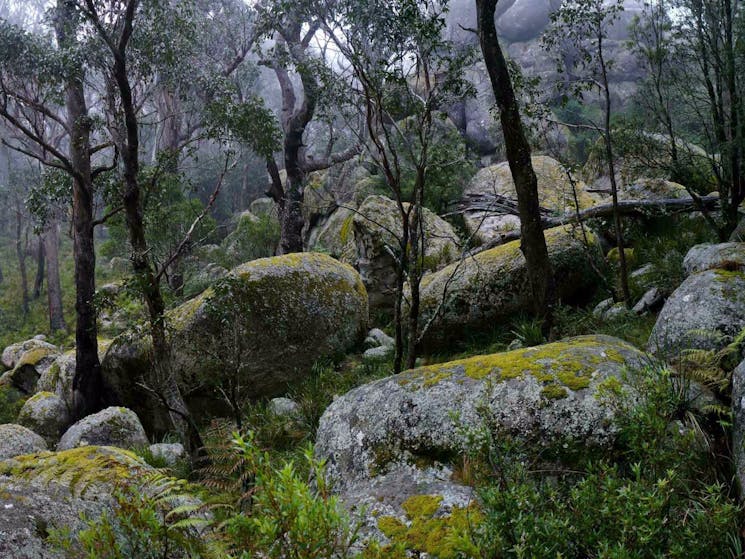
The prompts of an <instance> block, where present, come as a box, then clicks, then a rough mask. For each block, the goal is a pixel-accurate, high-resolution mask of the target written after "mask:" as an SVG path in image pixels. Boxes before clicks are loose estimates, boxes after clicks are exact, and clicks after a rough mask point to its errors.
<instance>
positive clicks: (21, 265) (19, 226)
mask: <svg viewBox="0 0 745 559" xmlns="http://www.w3.org/2000/svg"><path fill="white" fill-rule="evenodd" d="M16 256H17V257H18V270H19V272H20V274H21V292H22V293H21V308H22V309H23V314H24V315H26V314H28V303H29V296H28V274H27V272H26V246H25V243H24V242H23V212H22V211H21V203H20V202H16Z"/></svg>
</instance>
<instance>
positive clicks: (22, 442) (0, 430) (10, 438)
mask: <svg viewBox="0 0 745 559" xmlns="http://www.w3.org/2000/svg"><path fill="white" fill-rule="evenodd" d="M46 449H47V445H46V443H45V442H44V439H42V438H41V437H40V436H39V435H37V434H36V433H34V432H33V431H31V430H30V429H27V428H26V427H23V426H22V425H14V424H12V423H6V424H5V425H0V460H7V459H8V458H13V457H14V456H20V455H21V454H31V453H33V452H40V451H42V450H46Z"/></svg>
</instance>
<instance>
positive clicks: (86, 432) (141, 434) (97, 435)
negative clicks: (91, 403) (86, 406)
mask: <svg viewBox="0 0 745 559" xmlns="http://www.w3.org/2000/svg"><path fill="white" fill-rule="evenodd" d="M149 444H150V442H149V441H148V440H147V435H146V434H145V429H143V427H142V424H141V423H140V420H139V418H138V417H137V415H136V414H135V413H134V412H133V411H132V410H128V409H127V408H121V407H110V408H106V409H105V410H101V411H100V412H98V413H95V414H93V415H89V416H88V417H84V418H83V419H81V420H80V421H78V422H77V423H75V424H74V425H72V426H71V427H70V428H69V429H68V430H67V431H65V434H64V435H62V438H61V439H60V442H59V444H58V445H57V450H69V449H72V448H77V447H80V446H90V445H92V446H114V447H118V448H124V449H132V448H142V447H146V446H149Z"/></svg>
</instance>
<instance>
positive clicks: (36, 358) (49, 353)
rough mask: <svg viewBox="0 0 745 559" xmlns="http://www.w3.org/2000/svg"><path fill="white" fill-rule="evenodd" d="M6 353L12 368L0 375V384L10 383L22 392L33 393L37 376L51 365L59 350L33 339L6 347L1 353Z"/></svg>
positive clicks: (37, 379)
mask: <svg viewBox="0 0 745 559" xmlns="http://www.w3.org/2000/svg"><path fill="white" fill-rule="evenodd" d="M12 348H15V349H12ZM6 354H7V362H8V363H13V368H12V369H11V370H10V371H8V372H6V373H5V374H3V375H2V376H1V377H0V384H9V385H12V386H13V387H14V388H16V389H17V390H20V391H21V393H23V394H33V393H34V392H36V385H37V383H38V381H39V377H40V376H41V375H43V374H44V373H45V372H46V371H47V370H48V369H49V368H50V367H51V366H52V363H54V361H55V359H57V357H58V356H59V354H60V351H59V348H57V347H56V346H53V345H52V344H49V343H47V342H45V341H41V340H36V339H34V340H28V341H26V342H22V343H21V344H15V345H14V346H10V347H9V348H6V349H5V351H4V352H3V355H6ZM3 361H6V359H5V358H4V359H3Z"/></svg>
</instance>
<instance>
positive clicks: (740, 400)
mask: <svg viewBox="0 0 745 559" xmlns="http://www.w3.org/2000/svg"><path fill="white" fill-rule="evenodd" d="M732 454H733V455H734V456H733V457H734V461H735V475H736V477H737V483H738V485H739V487H740V494H741V495H742V494H743V491H745V361H743V362H742V363H740V364H739V365H738V366H737V367H736V368H735V370H734V371H733V372H732Z"/></svg>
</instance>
